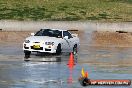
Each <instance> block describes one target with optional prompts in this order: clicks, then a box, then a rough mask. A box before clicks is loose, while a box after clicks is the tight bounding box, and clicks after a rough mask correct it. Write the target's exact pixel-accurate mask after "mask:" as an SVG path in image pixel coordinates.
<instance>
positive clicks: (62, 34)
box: [23, 29, 80, 58]
mask: <svg viewBox="0 0 132 88" xmlns="http://www.w3.org/2000/svg"><path fill="white" fill-rule="evenodd" d="M31 35H32V36H30V37H28V38H26V40H25V41H24V43H23V50H24V53H25V57H26V58H28V57H30V54H31V52H48V53H57V54H60V53H61V52H73V54H76V53H77V51H78V48H79V45H80V42H79V38H78V36H77V34H71V33H70V32H69V31H67V30H59V29H41V30H40V31H38V32H36V34H34V33H31Z"/></svg>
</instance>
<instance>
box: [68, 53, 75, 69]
mask: <svg viewBox="0 0 132 88" xmlns="http://www.w3.org/2000/svg"><path fill="white" fill-rule="evenodd" d="M67 65H69V67H73V66H74V65H75V63H74V56H73V53H70V58H69V61H68V64H67Z"/></svg>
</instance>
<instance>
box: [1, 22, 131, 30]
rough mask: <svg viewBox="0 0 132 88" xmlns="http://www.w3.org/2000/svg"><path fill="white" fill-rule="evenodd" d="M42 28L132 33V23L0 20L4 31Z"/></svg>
mask: <svg viewBox="0 0 132 88" xmlns="http://www.w3.org/2000/svg"><path fill="white" fill-rule="evenodd" d="M41 28H55V29H78V30H91V31H95V30H96V31H127V32H132V22H124V23H97V22H80V21H12V20H0V30H2V31H36V30H39V29H41Z"/></svg>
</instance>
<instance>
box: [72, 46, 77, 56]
mask: <svg viewBox="0 0 132 88" xmlns="http://www.w3.org/2000/svg"><path fill="white" fill-rule="evenodd" d="M73 54H74V55H76V54H77V45H74V47H73Z"/></svg>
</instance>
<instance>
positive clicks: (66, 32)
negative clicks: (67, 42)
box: [63, 31, 72, 38]
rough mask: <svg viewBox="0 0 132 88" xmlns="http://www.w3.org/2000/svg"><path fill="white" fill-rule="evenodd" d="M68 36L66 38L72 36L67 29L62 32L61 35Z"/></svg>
mask: <svg viewBox="0 0 132 88" xmlns="http://www.w3.org/2000/svg"><path fill="white" fill-rule="evenodd" d="M65 36H68V38H72V35H71V34H70V33H69V32H68V31H64V32H63V37H65Z"/></svg>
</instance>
